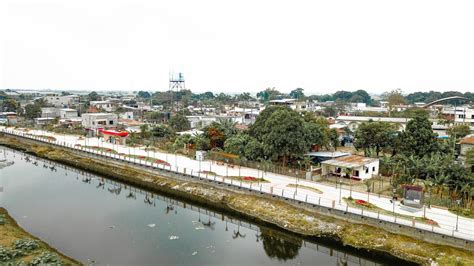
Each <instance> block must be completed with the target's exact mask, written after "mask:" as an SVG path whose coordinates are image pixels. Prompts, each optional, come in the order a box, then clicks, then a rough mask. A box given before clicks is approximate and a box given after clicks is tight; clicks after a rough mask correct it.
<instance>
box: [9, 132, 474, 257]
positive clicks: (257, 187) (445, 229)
mask: <svg viewBox="0 0 474 266" xmlns="http://www.w3.org/2000/svg"><path fill="white" fill-rule="evenodd" d="M0 132H3V133H5V134H9V135H13V136H18V137H22V138H28V139H32V140H35V141H38V142H43V143H46V144H50V145H55V146H59V147H61V148H66V149H71V150H75V151H77V152H84V153H87V154H88V155H91V156H98V157H99V158H104V159H112V160H116V161H120V162H124V163H130V164H133V165H134V166H136V167H143V168H144V169H146V170H150V171H161V172H163V173H168V174H171V175H172V177H175V178H179V179H184V180H189V179H193V180H199V181H204V182H212V183H213V184H215V185H218V186H225V187H227V188H230V189H235V190H240V191H242V190H246V191H248V192H249V193H254V194H258V195H263V196H267V197H272V198H279V199H282V200H285V201H289V202H290V203H292V204H295V205H299V206H304V207H308V208H313V209H316V210H318V211H321V212H324V213H327V214H330V215H334V216H339V217H344V218H346V219H348V218H350V219H352V220H360V219H363V220H364V221H363V222H364V223H371V224H373V225H380V226H382V225H383V226H384V228H385V229H389V230H391V231H399V230H401V229H406V230H408V231H406V232H411V236H414V237H416V236H418V237H419V238H426V236H427V235H430V236H432V238H436V239H438V241H444V243H443V244H452V245H455V246H458V247H462V248H468V249H469V250H473V249H474V241H473V240H474V221H473V220H472V219H468V218H464V217H459V216H446V215H444V214H440V213H437V212H433V211H431V210H429V209H425V214H426V216H430V217H434V219H433V220H435V221H438V222H437V223H438V225H435V224H426V223H423V222H419V221H417V220H415V219H407V217H404V216H402V215H399V214H397V213H396V212H393V213H388V212H387V211H370V210H364V209H361V208H356V207H352V206H349V205H348V204H345V202H344V201H343V200H342V198H345V197H349V191H343V190H342V189H340V196H339V201H336V200H331V199H327V198H322V197H317V196H314V195H312V194H308V193H305V192H304V189H303V192H302V191H301V190H302V189H301V188H300V189H298V187H296V188H278V187H275V186H274V185H272V184H271V183H253V182H245V181H242V180H240V181H235V180H234V179H231V178H226V177H225V176H217V175H209V174H203V173H202V172H200V171H196V169H190V168H186V167H179V166H172V165H164V164H159V163H154V162H153V161H147V160H141V159H140V158H137V157H133V158H130V157H127V156H126V155H121V154H117V153H113V152H109V153H107V152H104V151H98V150H95V149H92V148H88V147H83V146H75V145H73V144H70V143H66V142H62V141H59V140H52V139H48V138H44V136H35V135H31V134H26V133H24V132H21V131H16V130H9V129H5V128H2V129H1V130H0ZM367 196H368V201H370V196H371V194H370V193H367ZM372 198H373V199H372V200H374V198H375V200H376V198H377V196H376V195H372ZM360 221H361V222H362V220H360ZM406 234H409V233H406ZM417 234H420V235H417ZM436 235H438V236H440V237H436Z"/></svg>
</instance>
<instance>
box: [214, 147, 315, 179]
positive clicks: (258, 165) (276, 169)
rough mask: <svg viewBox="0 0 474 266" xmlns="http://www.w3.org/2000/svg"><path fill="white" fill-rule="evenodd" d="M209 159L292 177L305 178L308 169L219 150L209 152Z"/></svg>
mask: <svg viewBox="0 0 474 266" xmlns="http://www.w3.org/2000/svg"><path fill="white" fill-rule="evenodd" d="M207 157H208V159H211V160H214V161H221V162H226V163H231V164H235V165H238V166H242V167H247V168H253V169H259V170H261V171H265V172H271V173H275V174H279V175H287V176H292V177H297V178H304V177H305V175H306V170H305V168H304V167H303V166H301V167H300V168H292V167H287V166H282V165H276V164H273V163H271V162H270V161H261V162H257V161H251V160H245V159H242V158H240V157H238V156H237V155H235V156H232V157H227V156H225V155H224V154H223V153H219V152H213V151H211V152H209V153H208V156H207Z"/></svg>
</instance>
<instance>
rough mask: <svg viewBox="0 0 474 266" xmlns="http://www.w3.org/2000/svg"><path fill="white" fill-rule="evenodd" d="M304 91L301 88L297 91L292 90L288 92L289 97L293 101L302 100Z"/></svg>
mask: <svg viewBox="0 0 474 266" xmlns="http://www.w3.org/2000/svg"><path fill="white" fill-rule="evenodd" d="M303 91H304V90H303V89H302V88H297V89H294V90H292V91H291V92H290V97H291V98H293V99H298V100H300V99H302V98H304V97H305V96H304V92H303Z"/></svg>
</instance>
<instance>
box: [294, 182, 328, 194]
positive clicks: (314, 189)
mask: <svg viewBox="0 0 474 266" xmlns="http://www.w3.org/2000/svg"><path fill="white" fill-rule="evenodd" d="M286 186H287V187H291V188H303V189H307V190H311V191H313V192H316V193H318V194H323V192H322V191H321V190H319V189H317V188H315V187H310V186H305V185H296V184H288V185H286Z"/></svg>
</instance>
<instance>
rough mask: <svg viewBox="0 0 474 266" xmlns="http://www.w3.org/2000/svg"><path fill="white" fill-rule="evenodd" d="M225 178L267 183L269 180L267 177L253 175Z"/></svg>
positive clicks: (226, 177)
mask: <svg viewBox="0 0 474 266" xmlns="http://www.w3.org/2000/svg"><path fill="white" fill-rule="evenodd" d="M223 177H224V176H223ZM225 179H232V180H236V181H242V182H248V183H267V182H268V180H266V179H263V178H258V177H253V176H225Z"/></svg>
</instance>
